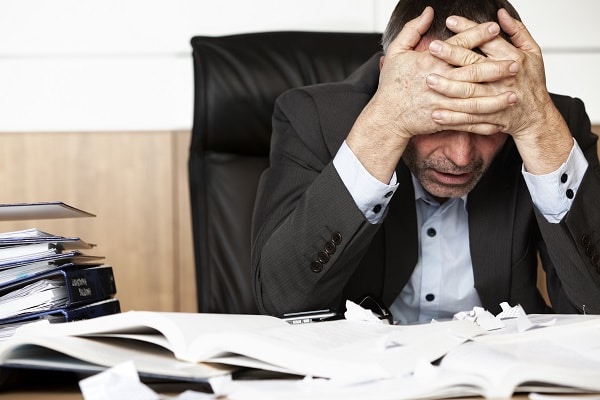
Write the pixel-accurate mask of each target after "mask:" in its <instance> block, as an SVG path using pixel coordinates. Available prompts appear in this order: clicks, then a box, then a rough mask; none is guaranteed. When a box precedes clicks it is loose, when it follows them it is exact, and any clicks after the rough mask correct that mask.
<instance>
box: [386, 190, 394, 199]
mask: <svg viewBox="0 0 600 400" xmlns="http://www.w3.org/2000/svg"><path fill="white" fill-rule="evenodd" d="M393 194H394V192H392V191H391V190H390V191H389V192H387V193H386V194H385V195H384V197H385V198H386V199H387V198H390V197H391V196H392V195H393Z"/></svg>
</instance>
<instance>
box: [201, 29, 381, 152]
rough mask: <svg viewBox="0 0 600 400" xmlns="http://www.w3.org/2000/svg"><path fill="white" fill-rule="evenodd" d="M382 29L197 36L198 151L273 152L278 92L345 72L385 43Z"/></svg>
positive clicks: (334, 79) (346, 73) (330, 79)
mask: <svg viewBox="0 0 600 400" xmlns="http://www.w3.org/2000/svg"><path fill="white" fill-rule="evenodd" d="M380 37H381V35H380V34H377V33H334V32H264V33H250V34H241V35H231V36H220V37H207V36H197V37H194V38H192V40H191V44H192V48H193V59H194V82H195V100H194V124H193V130H194V134H193V142H192V151H195V150H198V151H217V152H225V153H233V154H244V155H250V156H265V157H266V156H268V153H269V141H270V136H271V115H272V112H273V105H274V103H275V100H276V98H277V97H278V96H279V95H280V94H281V93H283V92H284V91H286V90H287V89H290V88H293V87H300V86H305V85H312V84H316V83H323V82H333V81H338V80H342V79H344V78H345V77H347V76H348V75H350V74H351V73H352V72H353V71H354V70H355V69H357V68H358V67H359V66H360V65H361V64H362V63H364V62H365V61H366V60H367V59H368V58H369V57H371V56H372V55H373V54H374V53H376V52H377V51H379V50H380V43H379V42H380Z"/></svg>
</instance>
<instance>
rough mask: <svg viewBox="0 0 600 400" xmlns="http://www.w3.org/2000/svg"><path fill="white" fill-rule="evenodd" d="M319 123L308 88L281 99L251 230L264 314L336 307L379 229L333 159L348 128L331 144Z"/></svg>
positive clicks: (257, 296)
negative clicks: (365, 214) (361, 209)
mask: <svg viewBox="0 0 600 400" xmlns="http://www.w3.org/2000/svg"><path fill="white" fill-rule="evenodd" d="M329 111H331V110H329ZM331 114H332V113H331V112H329V115H331ZM342 119H343V118H342ZM349 123H350V122H349ZM342 124H343V123H342ZM322 129H323V127H322V122H321V119H320V115H319V112H318V110H317V107H316V105H315V99H314V98H313V96H312V95H311V94H309V93H308V92H306V91H303V90H299V89H295V90H293V91H290V92H287V93H285V94H284V95H282V96H281V97H280V98H279V99H278V101H277V104H276V106H275V111H274V114H273V132H272V138H271V156H270V166H269V168H268V169H267V170H266V171H265V172H264V173H263V175H262V177H261V181H260V184H259V188H258V193H257V199H256V205H255V210H254V217H253V228H252V275H253V281H254V293H255V299H256V302H257V305H258V308H259V310H260V311H261V312H262V313H268V314H272V315H281V314H283V313H287V312H295V311H307V310H313V309H322V308H336V307H337V306H338V305H339V304H340V301H341V296H342V291H343V288H344V286H345V285H346V283H347V281H348V280H349V279H350V277H351V276H352V274H353V272H354V271H355V270H356V268H357V266H358V264H359V261H360V259H361V258H362V255H363V254H364V252H365V251H366V248H367V247H368V244H369V243H370V241H371V238H372V236H373V235H374V234H375V232H376V230H377V229H378V225H372V224H369V223H368V222H367V221H366V220H365V218H364V216H363V214H362V213H361V211H360V210H359V209H358V208H357V206H356V205H355V203H354V201H353V199H352V197H351V195H350V193H349V192H348V191H347V189H346V187H345V186H344V184H343V182H342V181H341V179H340V177H339V175H338V174H337V172H336V170H335V168H334V166H333V164H332V158H333V156H334V155H335V152H336V151H337V148H339V145H341V143H342V141H343V140H344V139H345V133H344V134H340V135H338V136H339V137H338V138H337V139H336V140H334V141H333V144H331V143H328V142H327V141H331V139H330V136H331V135H329V136H328V139H327V140H326V139H325V137H324V135H323V134H322ZM348 129H349V127H348ZM340 132H344V129H341V131H340ZM346 132H347V131H346ZM336 146H337V147H336Z"/></svg>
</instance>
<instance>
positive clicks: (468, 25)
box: [445, 16, 500, 50]
mask: <svg viewBox="0 0 600 400" xmlns="http://www.w3.org/2000/svg"><path fill="white" fill-rule="evenodd" d="M446 25H447V26H448V29H450V30H451V31H452V32H454V33H456V35H454V36H452V37H450V38H449V39H447V40H446V41H445V42H446V43H448V44H450V45H452V46H458V47H461V48H463V49H469V50H470V49H475V48H478V47H480V46H482V45H484V44H485V43H487V42H489V41H491V40H493V39H495V38H496V37H498V35H499V34H500V26H499V25H498V24H497V23H495V22H486V23H483V24H477V23H475V22H472V21H469V20H468V19H466V18H459V17H454V16H452V17H448V19H447V20H446Z"/></svg>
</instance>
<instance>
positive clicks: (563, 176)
mask: <svg viewBox="0 0 600 400" xmlns="http://www.w3.org/2000/svg"><path fill="white" fill-rule="evenodd" d="M567 179H569V175H567V174H562V175H561V176H560V181H561V182H562V183H566V182H567Z"/></svg>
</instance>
